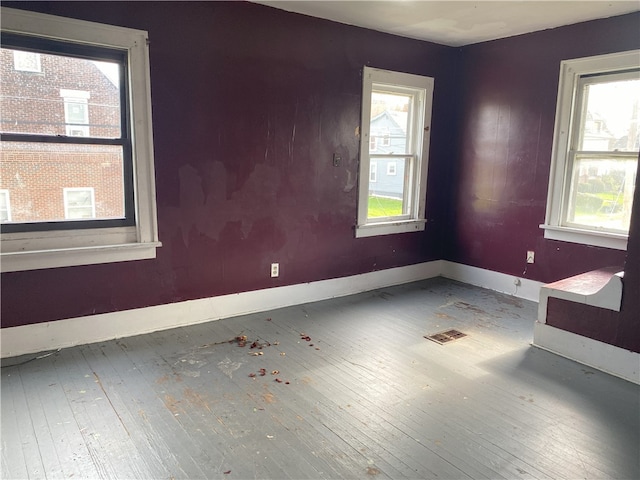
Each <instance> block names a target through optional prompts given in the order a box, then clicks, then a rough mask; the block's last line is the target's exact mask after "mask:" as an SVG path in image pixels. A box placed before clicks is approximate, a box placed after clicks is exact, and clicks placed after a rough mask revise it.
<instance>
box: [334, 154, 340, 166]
mask: <svg viewBox="0 0 640 480" xmlns="http://www.w3.org/2000/svg"><path fill="white" fill-rule="evenodd" d="M341 163H342V155H340V154H339V153H334V154H333V166H334V167H339V166H340V164H341Z"/></svg>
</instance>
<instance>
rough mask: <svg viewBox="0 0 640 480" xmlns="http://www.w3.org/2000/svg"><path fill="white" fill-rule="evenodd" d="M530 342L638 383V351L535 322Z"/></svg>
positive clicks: (639, 380) (639, 377)
mask: <svg viewBox="0 0 640 480" xmlns="http://www.w3.org/2000/svg"><path fill="white" fill-rule="evenodd" d="M533 338H534V340H533V345H534V346H535V347H538V348H542V349H543V350H548V351H549V352H552V353H555V354H556V355H560V356H562V357H565V358H569V359H571V360H574V361H576V362H579V363H582V364H584V365H588V366H590V367H593V368H595V369H597V370H602V371H603V372H607V373H609V374H611V375H615V376H616V377H620V378H623V379H625V380H628V381H630V382H633V383H636V384H640V353H636V352H632V351H630V350H624V349H622V348H620V347H615V346H613V345H609V344H607V343H603V342H599V341H597V340H593V339H591V338H587V337H583V336H582V335H577V334H575V333H571V332H567V331H566V330H561V329H559V328H555V327H552V326H550V325H547V324H546V323H540V322H536V324H535V327H534V334H533Z"/></svg>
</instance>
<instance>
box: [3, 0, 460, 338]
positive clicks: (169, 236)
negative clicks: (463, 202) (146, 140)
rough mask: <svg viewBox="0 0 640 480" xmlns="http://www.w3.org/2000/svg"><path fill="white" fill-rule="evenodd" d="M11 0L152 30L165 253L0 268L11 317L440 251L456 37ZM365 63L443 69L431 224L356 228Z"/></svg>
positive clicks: (429, 256)
mask: <svg viewBox="0 0 640 480" xmlns="http://www.w3.org/2000/svg"><path fill="white" fill-rule="evenodd" d="M3 5H4V6H12V7H14V8H21V9H30V10H34V11H40V12H44V13H51V14H56V15H62V16H68V17H72V18H79V19H84V20H91V21H97V22H103V23H109V24H113V25H121V26H126V27H131V28H138V29H143V30H147V31H148V32H149V37H150V40H151V46H150V58H151V82H152V101H153V126H154V137H155V139H154V148H155V163H156V178H157V199H158V220H159V234H160V240H161V241H162V243H163V247H162V248H160V249H159V250H158V256H157V258H156V259H155V260H145V261H135V262H123V263H117V264H106V265H93V266H81V267H68V268H56V269H49V270H40V271H31V272H15V273H6V274H2V311H1V313H2V326H3V327H9V326H15V325H23V324H30V323H37V322H44V321H50V320H57V319H62V318H73V317H78V316H83V315H90V314H93V313H103V312H112V311H119V310H125V309H131V308H136V307H145V306H149V305H157V304H163V303H170V302H176V301H181V300H188V299H195V298H202V297H209V296H216V295H222V294H228V293H234V292H242V291H248V290H254V289H262V288H268V287H273V286H279V285H288V284H297V283H303V282H310V281H314V280H321V279H327V278H334V277H341V276H347V275H353V274H359V273H365V272H371V271H374V270H381V269H386V268H390V267H396V266H403V265H410V264H415V263H419V262H424V261H429V260H435V259H440V258H442V244H443V232H444V228H445V219H446V214H447V208H446V206H447V201H448V197H447V194H446V192H447V190H448V188H449V180H450V168H451V164H452V161H453V158H452V151H451V146H452V145H454V144H455V138H456V135H455V133H456V132H455V128H456V125H457V118H456V115H455V113H456V108H455V105H456V98H457V95H456V92H457V88H456V79H457V78H458V76H457V75H456V71H455V68H456V65H457V58H458V56H459V51H458V50H457V49H453V48H449V47H444V46H439V45H435V44H429V43H425V42H420V41H415V40H409V39H404V38H400V37H394V36H391V35H386V34H382V33H377V32H373V31H369V30H365V29H359V28H355V27H348V26H344V25H340V24H336V23H332V22H328V21H324V20H319V19H313V18H310V17H305V16H301V15H296V14H291V13H286V12H283V11H279V10H275V9H272V8H269V7H265V6H261V5H255V4H250V3H237V2H230V3H226V2H201V3H192V2H178V3H170V2H158V3H155V2H108V3H99V2H42V3H26V2H14V3H12V2H3ZM363 65H370V66H374V67H379V68H385V69H391V70H398V71H403V72H409V73H414V74H422V75H428V76H432V77H435V94H434V111H433V124H432V142H431V157H430V173H429V184H428V191H429V201H428V206H427V214H428V219H429V222H428V224H427V228H426V231H425V232H423V233H410V234H402V235H390V236H383V237H378V238H364V239H355V238H354V233H353V226H354V223H355V219H356V198H357V194H356V190H357V188H356V182H357V162H358V139H357V137H356V135H355V130H356V126H358V124H359V117H360V107H361V105H360V99H361V71H362V67H363ZM334 152H337V153H340V154H342V157H343V159H344V160H343V165H342V166H340V167H337V168H336V167H333V166H332V154H333V153H334ZM271 262H279V263H280V267H281V271H280V275H281V276H280V278H278V279H271V278H269V266H270V263H271Z"/></svg>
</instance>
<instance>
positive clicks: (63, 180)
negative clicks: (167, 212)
mask: <svg viewBox="0 0 640 480" xmlns="http://www.w3.org/2000/svg"><path fill="white" fill-rule="evenodd" d="M0 54H1V56H0V61H2V62H3V65H6V64H5V62H14V63H15V61H16V60H15V59H16V58H20V57H24V58H28V57H29V56H30V55H32V54H33V55H36V56H37V58H38V65H39V67H41V73H40V74H39V75H37V76H32V77H30V80H29V82H25V81H24V80H23V78H24V77H23V75H24V74H20V73H19V72H14V71H13V70H11V69H9V70H7V69H6V68H3V71H4V72H9V73H8V74H7V75H4V77H3V82H2V92H1V95H0V126H1V132H2V152H3V156H2V161H1V162H0V189H2V190H3V191H7V192H10V193H11V201H12V207H13V214H12V218H11V219H10V221H7V222H4V221H3V223H2V229H1V241H2V271H18V270H31V269H38V268H52V267H58V266H70V265H87V264H93V263H107V262H117V261H126V260H137V259H143V258H154V257H155V252H156V248H157V247H159V246H160V245H161V244H160V243H159V242H158V234H157V220H156V205H155V185H154V166H153V143H152V128H151V94H150V87H149V85H150V79H149V61H148V41H147V33H146V32H144V31H140V30H132V29H127V28H121V27H113V26H110V25H102V24H97V23H91V22H84V21H78V20H72V19H67V18H61V17H54V16H51V15H42V14H35V13H31V12H23V11H20V10H13V9H8V8H2V48H1V49H0ZM23 54H24V55H23ZM70 184H71V185H73V184H76V185H78V184H80V185H91V187H86V188H85V187H83V188H68V186H69V185H70ZM56 192H63V201H60V200H57V201H56V200H55V197H56V195H60V193H56ZM95 195H98V196H99V201H98V202H96V201H95ZM6 198H7V205H8V194H7V197H6ZM58 198H59V197H58Z"/></svg>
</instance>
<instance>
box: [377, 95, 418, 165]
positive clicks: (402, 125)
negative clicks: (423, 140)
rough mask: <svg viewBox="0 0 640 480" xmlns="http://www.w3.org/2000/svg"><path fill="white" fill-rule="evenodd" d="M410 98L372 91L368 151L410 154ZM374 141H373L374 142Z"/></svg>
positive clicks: (408, 96)
mask: <svg viewBox="0 0 640 480" xmlns="http://www.w3.org/2000/svg"><path fill="white" fill-rule="evenodd" d="M411 104H412V97H411V96H410V95H399V94H393V93H386V92H385V93H383V92H376V91H373V92H372V94H371V123H370V129H369V136H370V139H371V141H370V146H369V151H370V152H374V151H375V153H383V154H388V153H396V154H403V153H412V152H411V149H410V147H409V142H410V137H411V134H410V126H411V124H410V120H409V112H410V111H411ZM374 139H375V140H374Z"/></svg>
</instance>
